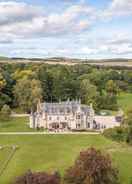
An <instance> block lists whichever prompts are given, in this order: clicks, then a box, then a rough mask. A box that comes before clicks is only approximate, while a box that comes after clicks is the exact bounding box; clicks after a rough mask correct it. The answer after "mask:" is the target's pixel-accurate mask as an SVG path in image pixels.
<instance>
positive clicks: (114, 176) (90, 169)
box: [64, 148, 119, 184]
mask: <svg viewBox="0 0 132 184" xmlns="http://www.w3.org/2000/svg"><path fill="white" fill-rule="evenodd" d="M106 183H107V184H119V180H118V171H117V170H116V169H115V168H113V167H112V162H111V159H110V157H109V155H103V154H102V153H101V151H99V150H96V149H94V148H90V149H88V150H86V151H83V152H80V155H79V157H78V158H77V160H76V161H75V163H74V165H73V166H72V167H70V168H69V169H68V170H67V171H66V173H65V176H64V184H106Z"/></svg>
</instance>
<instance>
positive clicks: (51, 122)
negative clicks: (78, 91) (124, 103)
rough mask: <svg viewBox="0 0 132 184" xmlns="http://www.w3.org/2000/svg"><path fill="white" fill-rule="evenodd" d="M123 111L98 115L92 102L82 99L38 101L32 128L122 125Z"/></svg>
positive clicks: (98, 127)
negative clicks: (87, 102)
mask: <svg viewBox="0 0 132 184" xmlns="http://www.w3.org/2000/svg"><path fill="white" fill-rule="evenodd" d="M122 117H123V113H122V112H119V113H118V114H117V116H103V115H100V116H97V115H95V113H94V109H93V107H92V104H91V105H90V106H88V105H83V104H81V101H80V100H74V101H69V100H67V101H65V102H58V103H47V102H45V103H40V102H39V103H38V105H37V111H36V112H35V113H31V115H30V128H44V129H48V130H51V131H52V130H53V131H54V130H55V131H68V130H93V129H94V130H99V131H103V130H104V129H107V128H113V127H116V126H120V124H121V122H122Z"/></svg>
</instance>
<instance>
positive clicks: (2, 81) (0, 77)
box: [0, 73, 6, 91]
mask: <svg viewBox="0 0 132 184" xmlns="http://www.w3.org/2000/svg"><path fill="white" fill-rule="evenodd" d="M5 85H6V80H5V79H4V77H3V75H2V74H1V73H0V91H1V90H2V89H3V88H4V87H5Z"/></svg>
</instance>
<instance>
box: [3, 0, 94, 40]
mask: <svg viewBox="0 0 132 184" xmlns="http://www.w3.org/2000/svg"><path fill="white" fill-rule="evenodd" d="M93 14H94V10H93V8H91V7H90V6H88V5H84V4H78V5H72V6H70V7H69V8H67V9H65V10H64V11H63V12H61V13H60V14H59V13H46V11H45V9H44V7H43V8H41V7H37V6H33V5H29V4H26V3H18V2H13V1H12V2H1V3H0V35H1V34H5V35H6V34H10V35H15V36H18V37H30V36H31V37H33V36H39V37H41V36H54V35H55V36H57V35H63V34H69V33H77V32H80V31H83V30H85V29H88V28H89V26H90V25H91V23H92V22H93Z"/></svg>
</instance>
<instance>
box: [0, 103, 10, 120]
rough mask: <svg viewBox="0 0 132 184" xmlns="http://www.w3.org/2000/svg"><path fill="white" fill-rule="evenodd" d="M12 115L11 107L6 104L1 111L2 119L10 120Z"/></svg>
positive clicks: (0, 117) (0, 116)
mask: <svg viewBox="0 0 132 184" xmlns="http://www.w3.org/2000/svg"><path fill="white" fill-rule="evenodd" d="M10 115H11V109H10V107H9V106H8V105H6V104H5V105H4V106H3V107H2V109H1V111H0V119H2V120H5V121H7V120H9V119H10Z"/></svg>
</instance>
